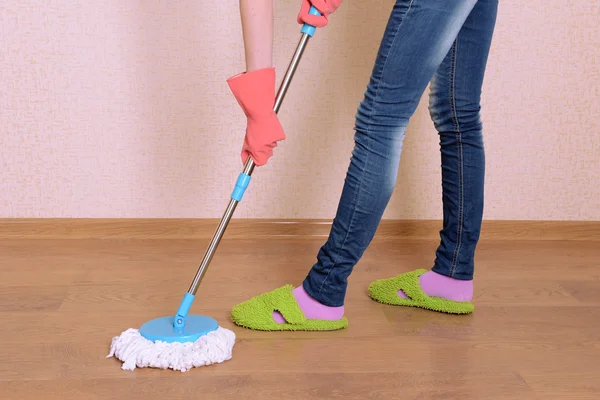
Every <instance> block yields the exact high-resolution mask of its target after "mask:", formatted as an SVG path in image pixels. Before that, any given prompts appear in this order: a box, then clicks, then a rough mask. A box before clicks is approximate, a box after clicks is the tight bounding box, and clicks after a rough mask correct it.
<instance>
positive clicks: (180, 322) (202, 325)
mask: <svg viewBox="0 0 600 400" xmlns="http://www.w3.org/2000/svg"><path fill="white" fill-rule="evenodd" d="M193 301H194V295H193V294H190V293H186V294H185V296H184V297H183V300H182V302H181V305H180V306H179V309H178V310H177V314H175V315H169V316H166V317H161V318H156V319H153V320H152V321H148V322H146V323H145V324H144V325H142V326H141V327H140V335H142V336H143V337H145V338H146V339H148V340H151V341H153V342H156V341H159V340H160V341H162V342H167V343H173V342H180V343H185V342H195V341H196V340H198V339H199V338H200V337H202V336H204V335H206V334H207V333H209V332H212V331H215V330H217V329H218V328H219V323H218V322H217V321H216V320H214V319H213V318H210V317H205V316H203V315H188V311H189V309H190V307H191V306H192V302H193Z"/></svg>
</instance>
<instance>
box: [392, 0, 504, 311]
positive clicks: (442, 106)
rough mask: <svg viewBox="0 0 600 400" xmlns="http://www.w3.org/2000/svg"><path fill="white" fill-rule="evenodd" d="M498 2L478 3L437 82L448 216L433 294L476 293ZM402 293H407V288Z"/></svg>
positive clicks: (461, 297)
mask: <svg viewBox="0 0 600 400" xmlns="http://www.w3.org/2000/svg"><path fill="white" fill-rule="evenodd" d="M497 7H498V0H479V1H478V2H477V4H476V5H475V7H474V8H473V11H472V12H471V14H470V15H469V17H468V18H467V20H466V21H465V23H464V25H463V27H462V28H461V30H460V32H459V33H458V36H457V37H456V40H455V41H454V43H453V45H452V48H451V49H450V51H449V52H448V54H447V56H446V58H445V59H444V61H443V62H442V64H441V65H440V67H439V68H438V69H437V71H436V73H435V76H434V77H433V80H432V83H431V92H430V102H429V109H430V114H431V117H432V120H433V122H434V125H435V127H436V129H437V131H438V133H439V136H440V148H441V159H442V187H443V196H442V200H443V214H444V219H443V229H442V230H441V232H440V236H441V242H440V245H439V248H438V250H437V252H436V259H435V264H434V267H433V268H432V271H428V272H425V273H423V274H421V275H420V276H419V285H420V288H421V289H422V290H423V292H424V293H425V294H426V295H428V296H431V297H439V298H442V299H447V300H451V301H457V302H470V301H471V300H472V297H473V283H472V279H473V271H474V257H475V247H476V245H477V242H478V240H479V232H480V229H481V221H482V217H483V195H484V173H485V155H484V147H483V136H482V123H481V118H480V109H481V104H480V99H481V88H482V85H483V78H484V73H485V67H486V63H487V58H488V53H489V49H490V45H491V41H492V35H493V31H494V26H495V22H496V13H497ZM398 295H399V296H400V297H402V298H406V297H407V296H406V295H405V294H404V292H403V291H402V290H399V291H398ZM408 297H410V296H408Z"/></svg>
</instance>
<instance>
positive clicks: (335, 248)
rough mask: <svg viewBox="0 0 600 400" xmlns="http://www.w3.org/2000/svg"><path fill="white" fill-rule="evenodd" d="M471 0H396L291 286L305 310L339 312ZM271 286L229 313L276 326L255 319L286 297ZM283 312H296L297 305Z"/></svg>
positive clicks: (315, 314) (325, 314)
mask: <svg viewBox="0 0 600 400" xmlns="http://www.w3.org/2000/svg"><path fill="white" fill-rule="evenodd" d="M476 2H477V0H454V1H447V0H397V1H396V3H395V5H394V7H393V10H392V13H391V16H390V18H389V21H388V24H387V27H386V30H385V33H384V37H383V39H382V42H381V45H380V48H379V52H378V55H377V59H376V62H375V66H374V68H373V71H372V75H371V79H370V82H369V85H368V87H367V91H366V93H365V96H364V99H363V100H362V102H361V104H360V106H359V108H358V112H357V117H356V126H355V131H356V133H355V148H354V151H353V153H352V158H351V161H350V166H349V168H348V172H347V175H346V180H345V185H344V188H343V191H342V195H341V199H340V202H339V205H338V210H337V214H336V216H335V218H334V221H333V226H332V229H331V232H330V235H329V238H328V240H327V242H326V243H325V244H324V246H323V247H322V248H321V249H320V251H319V253H318V255H317V262H316V264H315V265H314V266H313V267H312V269H311V270H310V272H309V273H308V276H307V277H306V279H305V280H304V282H303V284H302V286H300V287H298V288H296V289H294V290H293V292H292V294H293V298H295V300H296V305H295V307H297V306H298V305H299V306H300V309H301V310H302V312H303V314H304V315H306V317H307V318H309V319H323V320H331V319H339V318H340V316H341V315H343V305H344V297H345V294H346V288H347V280H348V277H349V275H350V274H351V272H352V269H353V268H354V266H355V265H356V264H357V262H358V261H359V260H360V258H361V257H362V255H363V253H364V251H365V250H366V248H367V247H368V245H369V244H370V242H371V240H372V238H373V236H374V234H375V231H376V229H377V227H378V225H379V222H380V220H381V217H382V215H383V212H384V210H385V208H386V206H387V204H388V201H389V199H390V197H391V194H392V191H393V189H394V185H395V183H396V177H397V172H398V167H399V162H400V153H401V149H402V141H403V138H404V133H405V129H406V126H407V125H408V121H409V119H410V117H411V116H412V114H413V113H414V111H415V109H416V107H417V105H418V104H419V100H420V99H421V97H422V95H423V92H424V91H425V89H426V87H427V84H428V83H429V82H430V81H431V78H432V77H433V75H434V73H435V71H436V70H437V68H438V67H439V65H440V64H441V63H442V61H443V60H444V58H445V57H446V54H447V53H448V51H449V50H450V48H451V46H452V43H453V42H454V39H455V38H456V35H457V34H458V32H459V31H460V29H461V27H462V25H463V23H464V21H465V20H466V18H467V17H468V15H469V14H470V13H471V10H472V9H473V7H474V6H475V4H476ZM276 293H277V294H275V293H271V292H269V293H266V294H263V295H261V296H258V298H254V299H252V300H249V301H248V302H245V303H242V304H240V305H238V306H236V307H235V308H234V310H233V311H232V319H233V320H234V321H235V322H237V323H238V324H240V325H243V326H246V327H250V328H253V327H256V329H277V328H276V327H273V326H271V325H269V328H265V326H266V325H268V324H269V322H268V321H266V320H261V324H260V327H258V326H259V324H257V323H255V322H254V321H255V320H256V319H257V318H256V315H257V313H258V311H256V309H257V308H262V309H263V310H264V309H268V308H273V311H281V310H278V309H277V305H276V304H274V302H281V301H283V300H282V296H286V297H285V298H286V299H290V297H289V296H287V294H285V293H283V292H280V291H277V292H276ZM275 297H277V298H275ZM286 301H287V300H286ZM294 309H295V310H296V308H294ZM287 313H288V315H290V316H291V318H293V319H295V320H297V321H300V320H301V319H298V318H299V317H298V313H297V312H294V313H292V312H291V311H290V310H288V311H287ZM282 314H284V315H283V316H282V315H280V314H279V313H274V316H275V319H276V320H277V321H278V322H279V323H283V322H287V324H282V325H290V324H292V321H290V318H287V317H285V312H282ZM261 315H262V311H261ZM332 315H333V316H332ZM271 321H272V319H271ZM287 328H288V326H285V329H287ZM282 329H284V327H282Z"/></svg>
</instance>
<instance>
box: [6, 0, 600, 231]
mask: <svg viewBox="0 0 600 400" xmlns="http://www.w3.org/2000/svg"><path fill="white" fill-rule="evenodd" d="M3 3H4V4H2V6H1V7H0V30H1V31H0V134H1V136H0V157H1V158H0V185H1V190H0V217H219V216H220V215H221V213H222V211H223V209H224V206H225V204H226V202H227V198H228V196H229V193H230V190H231V186H232V183H233V181H234V180H235V178H236V176H237V173H238V172H239V170H240V168H241V162H240V160H239V148H240V145H241V141H242V137H243V128H244V120H243V115H242V113H241V111H240V110H239V108H238V106H237V104H236V103H235V100H234V99H233V98H232V97H231V95H230V93H229V91H228V88H227V86H226V84H225V79H226V78H228V77H229V76H230V75H233V74H235V73H238V72H240V71H241V70H242V69H243V47H242V42H241V29H240V23H239V15H238V6H237V0H227V1H224V2H210V6H207V4H208V3H209V2H206V1H197V0H195V1H178V2H169V1H159V0H144V1H122V0H118V1H117V0H105V1H83V0H78V1H73V0H69V1H67V0H46V1H33V0H24V1H19V2H3ZM276 3H277V4H276V15H277V17H276V18H277V20H276V44H275V59H276V66H277V68H278V71H279V76H281V74H282V73H283V70H284V69H285V67H286V66H287V63H288V60H289V57H290V55H291V54H292V52H293V50H294V48H295V45H296V43H297V40H298V38H299V33H298V26H297V25H296V23H295V16H296V12H297V9H298V5H297V4H296V3H298V1H285V2H284V1H277V2H276ZM550 3H552V2H550ZM550 3H549V2H547V1H543V0H532V1H528V2H517V1H514V0H513V1H503V0H501V8H500V15H499V20H498V27H497V31H496V36H495V39H494V43H493V50H492V54H491V57H490V65H489V69H488V74H487V80H486V86H485V88H484V123H485V128H486V132H485V135H486V146H487V160H488V168H487V188H486V204H487V205H486V218H488V219H578V220H600V135H599V128H600V124H599V123H598V116H599V115H600V106H599V103H600V89H599V87H600V86H599V83H598V82H600V72H599V71H600V55H599V50H598V49H600V31H599V26H600V17H599V15H600V10H599V7H600V6H599V3H598V2H597V1H596V0H582V1H577V2H571V3H570V4H569V6H568V7H565V6H564V5H563V4H559V3H552V4H550ZM392 4H393V1H392V0H385V1H384V0H372V1H370V2H355V1H346V3H344V4H343V5H342V7H341V8H340V10H339V11H338V13H337V14H336V15H334V16H333V17H332V18H331V26H330V27H328V28H326V29H324V30H322V31H319V33H318V36H317V37H316V38H315V39H314V40H313V41H312V42H311V43H310V45H309V48H308V50H307V53H306V55H305V58H304V60H303V63H302V65H301V66H300V70H299V72H298V74H297V75H296V80H295V82H294V85H293V87H292V89H291V91H290V93H289V96H288V98H287V99H286V102H285V104H284V106H283V108H282V110H281V119H282V122H283V124H284V126H285V127H286V131H287V134H288V138H289V139H288V140H287V141H286V142H285V143H284V144H283V145H281V146H280V147H279V149H278V150H277V154H276V157H275V158H274V159H273V161H272V162H271V163H270V165H268V166H266V167H263V168H261V169H259V170H258V171H257V172H256V173H255V178H254V181H253V183H252V185H251V189H250V190H249V192H248V194H247V197H246V199H245V202H244V204H243V206H241V207H240V208H239V211H238V213H237V214H236V216H239V217H265V218H331V217H333V215H334V212H335V209H336V206H337V200H338V198H339V195H340V191H341V188H342V184H343V179H344V175H345V171H346V167H347V165H348V160H349V156H350V151H351V149H352V145H353V142H352V135H353V129H352V128H353V123H354V114H355V110H356V107H357V105H358V102H359V101H360V99H361V96H362V94H363V92H364V90H365V87H366V83H367V80H368V77H369V73H370V71H371V67H372V62H373V59H374V55H375V53H376V51H377V46H378V41H379V39H380V38H381V35H382V32H383V29H384V26H385V22H386V20H387V15H388V13H389V10H390V8H391V6H392ZM425 106H426V97H424V98H423V102H422V104H421V107H420V108H419V110H418V111H417V113H416V115H415V116H414V118H413V120H412V121H411V124H410V127H409V130H408V137H407V139H406V141H405V151H404V155H403V159H402V162H401V174H400V177H399V181H398V184H399V185H398V188H397V190H396V193H395V195H394V197H393V199H392V201H391V203H390V206H389V209H388V211H387V213H386V217H387V218H426V219H431V218H440V216H441V205H440V201H441V200H440V199H441V193H440V172H439V151H438V147H437V146H438V141H437V135H436V133H435V131H434V130H433V128H432V124H431V122H430V121H429V116H428V113H427V110H426V107H425Z"/></svg>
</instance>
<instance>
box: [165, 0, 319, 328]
mask: <svg viewBox="0 0 600 400" xmlns="http://www.w3.org/2000/svg"><path fill="white" fill-rule="evenodd" d="M310 13H311V14H313V15H320V14H319V12H318V11H317V9H316V8H314V7H311V10H310ZM301 32H302V36H301V37H300V42H299V43H298V46H297V47H296V52H295V53H294V56H293V57H292V60H291V62H290V64H289V66H288V69H287V71H286V73H285V75H284V77H283V80H282V82H281V85H280V87H279V90H278V92H277V96H276V97H275V105H274V107H273V109H274V111H275V112H276V113H277V112H279V108H280V107H281V104H282V103H283V99H284V98H285V95H286V93H287V91H288V88H289V86H290V83H291V82H292V78H293V77H294V73H295V72H296V68H297V67H298V64H299V63H300V59H301V58H302V54H303V53H304V49H305V48H306V45H307V44H308V41H309V39H310V38H311V37H312V36H313V35H314V32H315V28H314V27H313V26H310V25H306V24H305V25H304V26H303V27H302V30H301ZM254 167H255V164H254V160H252V157H248V160H247V161H246V164H245V165H244V169H243V171H242V173H241V174H240V175H239V177H238V180H237V182H236V186H235V189H234V190H233V193H232V195H231V200H230V201H229V205H228V206H227V209H226V210H225V214H224V215H223V217H222V218H221V222H220V223H219V226H218V227H217V230H216V232H215V234H214V236H213V238H212V240H211V241H210V244H209V245H208V249H207V250H206V253H205V254H204V258H203V259H202V262H201V263H200V266H199V267H198V271H197V272H196V275H195V276H194V280H193V281H192V283H191V285H190V287H189V289H188V291H187V293H186V295H185V297H184V299H183V301H182V303H181V305H180V306H179V310H178V312H177V317H176V318H175V321H174V326H175V327H176V328H182V327H183V325H184V323H185V317H186V315H187V313H188V311H189V309H190V307H191V305H192V302H193V300H194V297H195V295H196V292H197V291H198V287H199V286H200V283H201V282H202V279H203V278H204V275H205V274H206V271H207V270H208V266H209V265H210V262H211V261H212V258H213V256H214V255H215V252H216V251H217V247H218V246H219V243H220V242H221V238H222V237H223V234H224V233H225V229H227V225H228V224H229V221H230V220H231V217H232V216H233V213H234V211H235V209H236V207H237V205H238V203H239V202H240V201H241V199H242V197H243V195H244V191H245V190H246V188H247V187H248V185H249V183H250V177H251V176H252V173H253V172H254Z"/></svg>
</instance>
